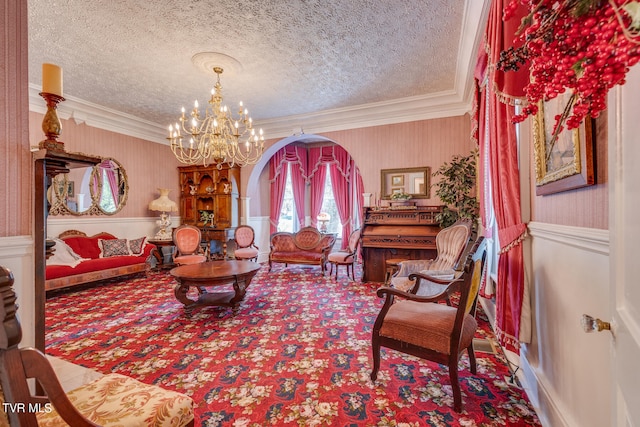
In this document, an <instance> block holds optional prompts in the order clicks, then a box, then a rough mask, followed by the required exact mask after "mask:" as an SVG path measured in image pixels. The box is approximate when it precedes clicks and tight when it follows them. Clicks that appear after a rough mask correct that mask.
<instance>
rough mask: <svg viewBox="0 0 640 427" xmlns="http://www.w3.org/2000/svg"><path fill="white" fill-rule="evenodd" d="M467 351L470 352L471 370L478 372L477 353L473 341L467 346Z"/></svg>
mask: <svg viewBox="0 0 640 427" xmlns="http://www.w3.org/2000/svg"><path fill="white" fill-rule="evenodd" d="M467 353H469V370H470V371H471V373H472V374H474V375H475V374H476V370H477V369H476V353H475V352H474V351H473V342H472V343H471V344H470V345H469V347H467Z"/></svg>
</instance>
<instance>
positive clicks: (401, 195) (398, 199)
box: [391, 191, 411, 206]
mask: <svg viewBox="0 0 640 427" xmlns="http://www.w3.org/2000/svg"><path fill="white" fill-rule="evenodd" d="M409 200H411V194H409V193H405V192H404V191H399V192H397V193H393V194H392V195H391V205H392V206H402V205H406V204H408V203H409Z"/></svg>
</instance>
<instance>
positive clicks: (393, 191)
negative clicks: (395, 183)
mask: <svg viewBox="0 0 640 427" xmlns="http://www.w3.org/2000/svg"><path fill="white" fill-rule="evenodd" d="M398 193H404V187H395V188H392V189H391V195H394V194H398Z"/></svg>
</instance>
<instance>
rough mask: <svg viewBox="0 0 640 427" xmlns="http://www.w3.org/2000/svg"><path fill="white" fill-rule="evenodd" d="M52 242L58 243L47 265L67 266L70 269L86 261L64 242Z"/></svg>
mask: <svg viewBox="0 0 640 427" xmlns="http://www.w3.org/2000/svg"><path fill="white" fill-rule="evenodd" d="M52 240H53V241H54V242H56V244H55V246H54V247H53V249H54V251H53V255H51V256H50V257H49V258H47V261H46V264H47V265H67V266H69V267H75V266H76V265H78V264H80V263H81V262H82V261H84V258H82V257H80V255H78V254H77V253H75V252H74V251H73V249H71V248H70V247H69V245H67V244H66V243H65V242H64V240H61V239H52Z"/></svg>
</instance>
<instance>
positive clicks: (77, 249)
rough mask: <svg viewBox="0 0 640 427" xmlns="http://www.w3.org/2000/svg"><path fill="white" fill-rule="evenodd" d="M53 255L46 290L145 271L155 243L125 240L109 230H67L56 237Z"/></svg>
mask: <svg viewBox="0 0 640 427" xmlns="http://www.w3.org/2000/svg"><path fill="white" fill-rule="evenodd" d="M55 242H56V245H55V246H54V255H53V256H52V257H49V258H48V259H47V267H46V280H45V290H46V291H49V290H53V289H60V288H67V287H71V286H75V285H80V284H83V283H89V282H95V281H97V280H104V279H110V278H112V277H118V276H125V275H129V274H134V273H141V272H145V273H146V272H147V271H148V270H149V268H150V267H151V265H150V264H149V262H148V260H149V257H150V256H151V255H154V251H157V248H156V246H155V245H153V244H151V243H147V241H146V237H141V238H139V239H133V240H127V239H118V238H116V237H115V236H114V235H112V234H109V233H104V232H103V233H98V234H96V235H94V236H87V235H86V234H85V233H83V232H80V231H76V230H70V231H65V232H64V233H62V234H60V236H59V238H58V239H55Z"/></svg>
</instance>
